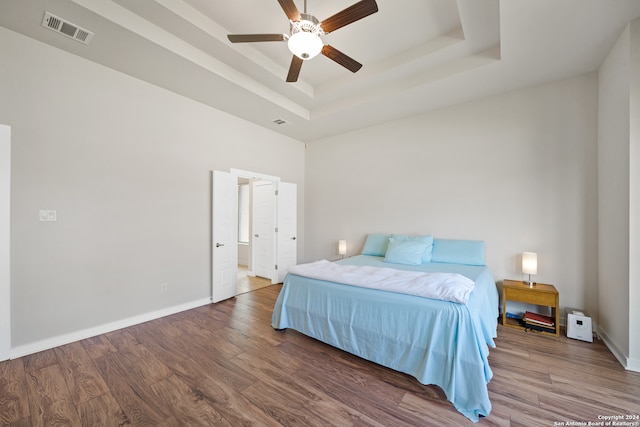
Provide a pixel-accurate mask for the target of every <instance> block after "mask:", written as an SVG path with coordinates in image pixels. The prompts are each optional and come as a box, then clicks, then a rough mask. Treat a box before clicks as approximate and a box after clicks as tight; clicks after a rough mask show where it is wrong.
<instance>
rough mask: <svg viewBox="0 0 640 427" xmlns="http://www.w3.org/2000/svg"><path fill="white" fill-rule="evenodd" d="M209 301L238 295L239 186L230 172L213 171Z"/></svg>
mask: <svg viewBox="0 0 640 427" xmlns="http://www.w3.org/2000/svg"><path fill="white" fill-rule="evenodd" d="M212 192H213V194H212V196H211V201H212V208H211V212H212V214H213V215H212V219H211V221H212V224H211V230H212V241H211V244H212V252H213V253H212V262H211V265H212V270H213V271H212V272H211V278H212V280H211V281H212V284H211V300H212V301H213V302H218V301H222V300H225V299H228V298H231V297H234V296H236V294H237V293H238V261H237V258H238V183H237V179H236V177H235V176H232V175H231V174H230V173H226V172H220V171H213V185H212Z"/></svg>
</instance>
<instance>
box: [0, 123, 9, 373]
mask: <svg viewBox="0 0 640 427" xmlns="http://www.w3.org/2000/svg"><path fill="white" fill-rule="evenodd" d="M10 192H11V128H10V127H9V126H5V125H0V362H1V361H3V360H7V359H9V356H10V355H9V352H10V351H11V274H10V271H9V269H10V265H11V263H10V262H9V257H10V237H9V233H10V230H11V220H10V214H11V209H10V204H11V197H10Z"/></svg>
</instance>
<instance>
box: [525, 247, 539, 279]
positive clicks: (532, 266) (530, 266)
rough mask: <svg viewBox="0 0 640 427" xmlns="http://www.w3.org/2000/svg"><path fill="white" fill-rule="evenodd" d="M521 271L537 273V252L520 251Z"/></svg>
mask: <svg viewBox="0 0 640 427" xmlns="http://www.w3.org/2000/svg"><path fill="white" fill-rule="evenodd" d="M522 272H523V273H524V274H538V254H537V253H535V252H522Z"/></svg>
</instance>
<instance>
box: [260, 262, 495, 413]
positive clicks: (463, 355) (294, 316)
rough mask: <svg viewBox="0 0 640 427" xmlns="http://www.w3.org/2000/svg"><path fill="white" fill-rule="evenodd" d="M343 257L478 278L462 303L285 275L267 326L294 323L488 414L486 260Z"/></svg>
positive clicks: (491, 310)
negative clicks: (397, 260)
mask: <svg viewBox="0 0 640 427" xmlns="http://www.w3.org/2000/svg"><path fill="white" fill-rule="evenodd" d="M338 262H340V263H341V264H353V265H371V266H377V267H387V268H389V267H392V268H398V269H402V270H411V271H425V272H438V271H440V272H451V273H459V274H462V275H464V276H466V277H468V278H470V279H472V280H474V281H475V288H474V290H473V292H472V293H471V297H470V298H469V302H468V303H467V304H466V305H462V304H458V303H453V302H446V301H440V300H434V299H429V298H423V297H416V296H411V295H405V294H399V293H393V292H387V291H382V290H376V289H367V288H361V287H356V286H351V285H344V284H338V283H334V282H328V281H323V280H316V279H309V278H305V277H301V276H297V275H294V274H288V275H287V277H286V278H285V281H284V286H283V288H282V291H281V292H280V295H279V296H278V299H277V301H276V304H275V307H274V310H273V317H272V326H273V327H274V328H276V329H286V328H291V329H294V330H297V331H299V332H301V333H303V334H305V335H308V336H310V337H313V338H316V339H318V340H320V341H323V342H325V343H327V344H330V345H332V346H334V347H337V348H340V349H342V350H345V351H348V352H349V353H353V354H355V355H357V356H360V357H362V358H364V359H367V360H370V361H372V362H376V363H379V364H381V365H383V366H387V367H389V368H392V369H395V370H397V371H400V372H404V373H407V374H409V375H412V376H414V377H415V378H416V379H417V380H418V381H420V382H421V383H422V384H435V385H437V386H439V387H440V388H442V390H443V391H444V392H445V394H446V395H447V399H449V401H450V402H451V403H453V405H454V406H455V408H456V409H457V410H458V411H460V412H461V413H462V414H463V415H465V416H466V417H467V418H469V419H470V420H472V421H474V422H476V421H478V417H479V416H487V415H489V412H490V411H491V402H490V401H489V394H488V391H487V383H488V382H489V380H490V379H491V377H492V375H493V373H492V372H491V368H490V367H489V363H488V359H487V358H488V356H489V346H491V347H495V344H494V341H493V338H495V337H496V331H497V325H498V291H497V289H496V285H495V281H494V278H493V273H492V272H491V270H490V269H489V268H487V267H480V266H469V265H458V264H440V263H428V264H423V265H420V266H410V265H400V264H389V263H386V262H383V261H382V257H376V256H367V255H359V256H356V257H352V258H348V259H345V260H341V261H338Z"/></svg>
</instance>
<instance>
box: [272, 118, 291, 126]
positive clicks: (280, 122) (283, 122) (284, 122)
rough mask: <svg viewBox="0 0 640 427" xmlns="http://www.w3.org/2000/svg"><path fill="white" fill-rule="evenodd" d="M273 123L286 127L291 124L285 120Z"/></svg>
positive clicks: (276, 120) (277, 120)
mask: <svg viewBox="0 0 640 427" xmlns="http://www.w3.org/2000/svg"><path fill="white" fill-rule="evenodd" d="M272 123H275V124H277V125H286V124H288V123H289V122H288V121H286V120H285V119H275V120H274V121H273V122H272Z"/></svg>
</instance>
